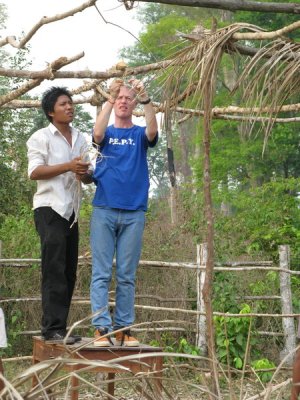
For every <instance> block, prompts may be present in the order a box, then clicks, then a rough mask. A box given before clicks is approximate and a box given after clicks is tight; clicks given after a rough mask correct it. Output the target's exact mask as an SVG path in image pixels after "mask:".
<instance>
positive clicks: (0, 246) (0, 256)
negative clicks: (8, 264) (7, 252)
mask: <svg viewBox="0 0 300 400" xmlns="http://www.w3.org/2000/svg"><path fill="white" fill-rule="evenodd" d="M0 258H2V240H0Z"/></svg>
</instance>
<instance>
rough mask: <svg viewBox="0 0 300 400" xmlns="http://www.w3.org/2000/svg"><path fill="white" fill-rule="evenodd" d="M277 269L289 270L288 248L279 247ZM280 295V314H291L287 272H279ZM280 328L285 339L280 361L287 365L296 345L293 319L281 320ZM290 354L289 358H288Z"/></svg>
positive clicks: (289, 285) (290, 294) (284, 246)
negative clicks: (283, 360)
mask: <svg viewBox="0 0 300 400" xmlns="http://www.w3.org/2000/svg"><path fill="white" fill-rule="evenodd" d="M279 268H280V270H282V269H285V270H287V269H290V247H289V246H288V245H282V246H279ZM279 276H280V295H281V308H282V314H293V305H292V291H291V276H290V274H289V273H288V272H284V271H280V274H279ZM282 327H283V333H284V338H285V344H284V348H283V350H282V351H281V352H280V358H281V360H282V359H283V358H285V357H287V358H286V362H287V364H288V365H291V364H292V363H293V353H292V352H293V350H294V349H295V345H296V335H295V326H294V319H293V318H292V317H283V318H282ZM289 354H290V356H289Z"/></svg>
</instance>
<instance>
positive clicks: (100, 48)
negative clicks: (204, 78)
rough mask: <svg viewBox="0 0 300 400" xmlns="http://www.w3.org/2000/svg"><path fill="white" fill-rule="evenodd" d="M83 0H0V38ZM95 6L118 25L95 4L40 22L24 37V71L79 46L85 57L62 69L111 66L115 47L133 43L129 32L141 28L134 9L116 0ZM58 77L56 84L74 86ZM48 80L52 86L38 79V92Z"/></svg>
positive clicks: (74, 52)
mask: <svg viewBox="0 0 300 400" xmlns="http://www.w3.org/2000/svg"><path fill="white" fill-rule="evenodd" d="M84 2H85V0H0V3H4V4H6V6H7V13H8V20H7V22H6V26H7V29H6V30H2V31H0V35H1V37H2V38H3V37H6V36H11V35H12V36H16V37H17V38H19V37H20V36H22V32H25V33H28V32H29V31H30V29H31V28H32V27H33V26H34V25H35V24H36V23H37V22H38V21H39V20H40V19H41V18H42V17H43V16H47V17H52V16H54V15H56V14H58V13H59V14H61V13H64V12H66V11H69V10H71V9H73V8H75V7H77V6H79V5H81V4H83V3H84ZM96 6H97V7H98V9H99V11H100V12H101V14H102V16H103V17H104V19H105V21H107V22H111V23H113V24H116V25H119V26H120V27H122V28H123V29H121V28H119V27H117V26H113V25H112V24H109V23H105V21H104V20H103V18H102V17H101V15H100V14H99V13H98V11H97V10H96V8H95V7H90V8H88V9H85V10H84V11H83V12H80V13H77V14H75V15H74V16H71V17H68V18H66V19H64V20H61V21H57V22H53V23H51V24H47V25H43V26H42V27H41V28H40V29H39V30H38V31H37V32H36V33H35V35H34V36H33V37H32V39H31V40H30V42H29V43H30V45H31V52H30V54H31V57H32V66H31V67H30V70H41V69H44V68H46V67H47V64H48V63H50V62H52V61H54V60H55V59H57V58H59V57H61V56H67V57H72V56H74V55H77V54H79V53H81V52H82V51H84V53H85V56H84V57H83V58H82V59H80V60H78V61H76V62H74V63H72V64H70V65H68V66H66V67H64V68H63V70H83V69H90V70H92V71H106V70H107V69H109V68H110V67H112V66H113V65H115V64H116V63H117V62H118V61H119V60H120V58H119V56H118V51H119V50H120V49H121V48H122V47H124V46H129V45H133V44H134V43H136V39H135V38H134V36H135V37H138V36H139V33H140V31H141V25H140V23H139V22H138V20H137V19H136V11H137V8H134V9H133V10H129V11H128V10H126V9H125V7H124V4H122V3H121V2H119V1H118V0H98V1H97V2H96ZM139 7H140V6H139ZM127 31H128V32H127ZM3 49H4V50H6V51H8V52H9V53H11V54H14V53H13V52H14V51H15V50H14V49H13V47H11V46H10V45H6V46H4V47H3ZM61 81H62V80H59V81H57V82H56V83H57V84H63V85H67V86H68V87H71V88H73V87H77V86H79V84H78V82H75V80H74V79H73V80H72V81H66V82H68V83H69V82H70V83H69V84H68V83H66V82H61ZM50 85H53V81H48V82H45V83H43V84H42V85H41V86H40V89H39V90H40V91H43V90H44V89H45V86H46V87H47V86H50ZM36 90H37V89H36ZM30 93H33V92H30Z"/></svg>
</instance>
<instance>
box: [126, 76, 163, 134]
mask: <svg viewBox="0 0 300 400" xmlns="http://www.w3.org/2000/svg"><path fill="white" fill-rule="evenodd" d="M129 82H130V83H131V85H132V87H133V89H134V91H135V92H136V93H137V99H138V101H139V102H140V104H142V105H143V106H144V111H145V120H146V136H147V138H148V140H149V142H152V141H153V140H154V139H155V136H156V135H157V132H158V125H157V120H156V114H155V110H154V107H153V105H152V103H151V99H150V97H149V95H148V94H147V91H146V89H145V87H144V84H143V82H142V81H140V80H138V79H130V81H129Z"/></svg>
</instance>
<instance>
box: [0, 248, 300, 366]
mask: <svg viewBox="0 0 300 400" xmlns="http://www.w3.org/2000/svg"><path fill="white" fill-rule="evenodd" d="M0 246H1V244H0ZM206 259H207V251H206V244H202V245H197V261H196V263H186V262H162V261H144V260H141V261H140V265H139V266H140V267H142V268H143V267H147V268H149V267H150V268H158V269H161V268H164V269H165V268H168V269H179V270H193V271H194V272H195V273H196V275H197V281H196V288H195V289H196V293H197V298H196V299H185V300H187V301H196V302H197V310H190V309H189V310H188V309H181V308H173V307H172V308H170V307H162V306H159V307H153V306H147V305H138V304H136V306H135V307H136V308H140V309H143V310H158V311H164V312H168V313H170V314H171V315H172V313H174V312H180V313H183V314H193V315H194V316H195V317H196V319H197V325H196V345H197V346H198V347H199V348H200V349H201V350H202V351H203V352H204V353H205V352H206V339H205V337H206V335H205V332H206V317H205V309H204V302H203V298H202V287H203V283H204V279H205V270H206ZM279 260H280V262H279V266H277V265H274V264H273V262H272V261H244V262H240V261H239V262H226V263H216V264H215V268H214V270H215V272H218V271H221V272H226V271H227V272H230V271H232V272H235V273H236V272H238V273H243V272H246V271H259V270H260V271H265V272H267V271H276V272H277V273H278V274H279V281H280V293H279V294H274V295H270V296H244V299H245V300H278V301H280V303H281V313H280V314H267V313H264V314H262V313H251V314H229V313H222V312H218V311H215V312H214V313H213V315H216V316H217V315H219V316H227V317H238V318H241V317H275V318H281V319H282V333H279V332H269V331H268V332H259V334H261V335H269V336H279V335H280V336H282V337H283V338H284V348H283V350H282V351H281V358H284V357H286V362H287V363H288V364H290V363H291V362H292V356H290V358H289V354H292V353H293V350H294V348H295V343H296V334H295V324H294V319H295V317H298V316H299V314H294V313H293V307H292V293H291V275H293V274H294V275H300V271H291V270H290V250H289V246H280V247H279ZM34 264H40V259H29V258H28V259H2V258H0V268H28V267H29V266H32V265H34ZM83 264H84V265H90V264H91V259H90V257H79V265H83ZM140 297H143V296H140ZM146 297H151V298H154V299H156V300H159V302H160V303H159V304H161V303H162V302H164V301H168V302H172V301H176V300H178V298H176V297H175V298H165V299H164V298H162V297H160V296H146ZM23 301H26V302H30V301H40V297H39V296H36V297H30V298H28V297H27V298H25V297H19V298H2V299H0V306H1V303H2V304H3V303H8V302H23ZM73 303H79V304H87V303H89V298H87V297H86V298H85V297H82V298H78V297H77V298H76V297H74V299H73ZM111 305H113V303H111ZM145 329H149V328H145ZM169 329H170V330H174V328H169ZM160 330H163V331H165V330H168V328H161V329H160ZM177 330H182V328H177ZM23 334H27V335H28V334H29V335H34V334H38V331H26V332H23Z"/></svg>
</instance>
